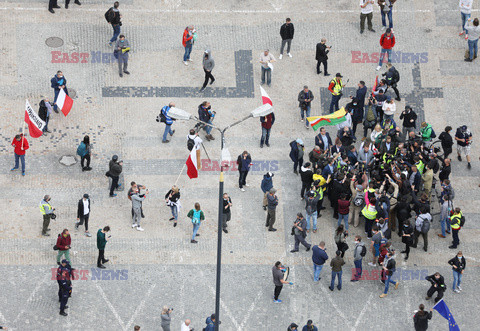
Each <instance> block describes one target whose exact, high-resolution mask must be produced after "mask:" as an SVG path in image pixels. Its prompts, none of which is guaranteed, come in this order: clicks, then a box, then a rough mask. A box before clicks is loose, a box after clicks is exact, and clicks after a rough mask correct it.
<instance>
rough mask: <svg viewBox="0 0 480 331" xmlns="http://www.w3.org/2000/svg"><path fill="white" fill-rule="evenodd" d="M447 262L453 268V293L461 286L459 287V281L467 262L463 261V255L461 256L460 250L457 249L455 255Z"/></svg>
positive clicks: (458, 291) (459, 289)
mask: <svg viewBox="0 0 480 331" xmlns="http://www.w3.org/2000/svg"><path fill="white" fill-rule="evenodd" d="M448 264H450V265H451V266H452V270H453V286H452V290H453V292H455V293H460V291H461V290H462V288H461V287H460V283H461V282H462V276H463V271H464V270H465V267H466V266H467V262H466V261H465V257H464V256H463V253H462V251H458V253H457V255H456V256H455V257H454V258H453V259H450V260H449V261H448Z"/></svg>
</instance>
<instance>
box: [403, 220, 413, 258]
mask: <svg viewBox="0 0 480 331" xmlns="http://www.w3.org/2000/svg"><path fill="white" fill-rule="evenodd" d="M401 231H402V242H403V243H404V244H405V250H404V251H402V252H401V253H402V254H405V261H407V260H408V255H409V254H410V246H412V245H413V227H412V225H411V224H410V222H408V221H405V222H404V223H403V230H401Z"/></svg>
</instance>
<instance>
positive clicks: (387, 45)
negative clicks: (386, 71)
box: [376, 28, 395, 71]
mask: <svg viewBox="0 0 480 331" xmlns="http://www.w3.org/2000/svg"><path fill="white" fill-rule="evenodd" d="M380 46H382V50H381V52H380V60H379V61H378V67H377V69H376V70H377V71H378V70H380V69H382V65H383V60H384V58H385V53H387V56H388V63H391V59H392V49H393V47H394V46H395V36H394V35H393V32H392V29H391V28H388V29H387V31H385V33H384V34H382V36H381V37H380Z"/></svg>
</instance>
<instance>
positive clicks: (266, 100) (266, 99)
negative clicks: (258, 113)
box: [260, 86, 273, 106]
mask: <svg viewBox="0 0 480 331" xmlns="http://www.w3.org/2000/svg"><path fill="white" fill-rule="evenodd" d="M260 92H261V93H262V102H263V104H267V103H268V104H270V106H273V104H272V99H270V97H269V96H268V94H267V92H265V90H264V89H263V87H261V86H260Z"/></svg>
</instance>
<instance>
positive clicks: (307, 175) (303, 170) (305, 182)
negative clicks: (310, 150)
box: [300, 162, 313, 200]
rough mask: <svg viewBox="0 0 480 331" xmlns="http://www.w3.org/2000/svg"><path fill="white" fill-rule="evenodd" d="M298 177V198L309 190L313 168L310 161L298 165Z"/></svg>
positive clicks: (303, 196)
mask: <svg viewBox="0 0 480 331" xmlns="http://www.w3.org/2000/svg"><path fill="white" fill-rule="evenodd" d="M300 178H301V180H302V189H301V190H300V198H301V199H302V200H303V199H304V198H305V193H306V192H308V191H310V188H311V187H312V183H313V170H312V164H311V163H310V162H307V163H305V164H304V165H303V166H301V167H300Z"/></svg>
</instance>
